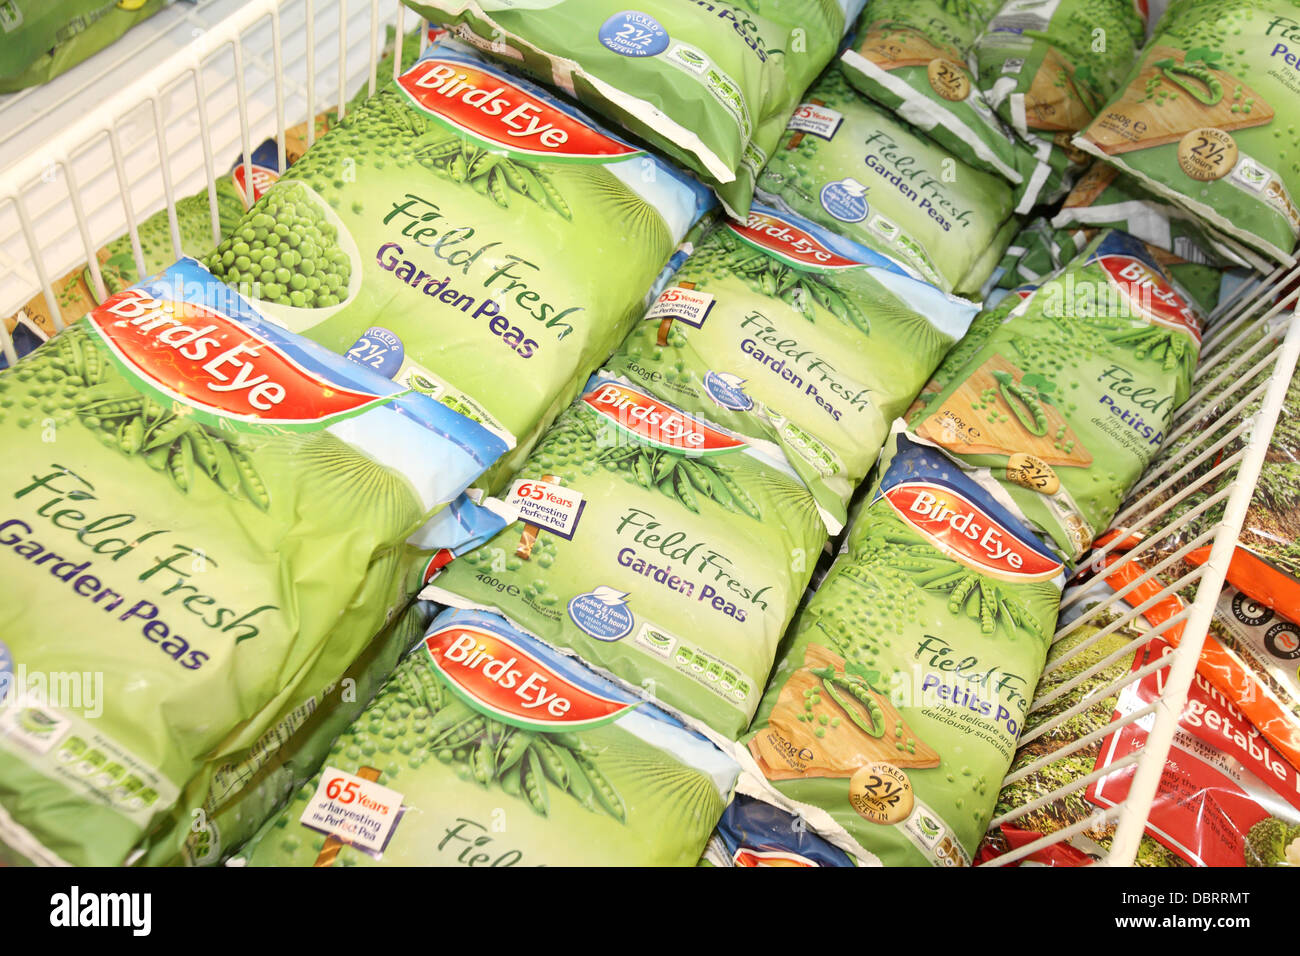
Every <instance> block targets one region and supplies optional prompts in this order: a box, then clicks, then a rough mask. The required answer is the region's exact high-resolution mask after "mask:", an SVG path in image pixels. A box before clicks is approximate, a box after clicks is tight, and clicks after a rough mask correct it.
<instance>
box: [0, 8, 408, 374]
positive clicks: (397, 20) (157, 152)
mask: <svg viewBox="0 0 1300 956" xmlns="http://www.w3.org/2000/svg"><path fill="white" fill-rule="evenodd" d="M402 10H403V8H402V7H401V6H400V5H398V4H396V3H393V2H391V0H390V2H385V3H384V11H383V13H382V15H381V10H380V0H360V2H358V0H332V2H329V3H319V2H315V0H249V2H247V3H245V4H243V5H241V6H238V7H235V8H234V9H233V12H231V13H230V14H229V15H228V16H226V17H224V18H223V19H221V20H219V21H216V22H215V23H212V24H208V25H207V26H206V27H205V28H204V29H202V30H199V29H196V30H195V31H194V37H193V39H192V41H191V42H189V43H188V44H187V45H185V46H184V47H181V48H179V49H177V50H176V51H175V52H173V53H171V54H170V55H168V56H165V57H163V58H162V59H161V60H159V61H157V62H156V63H153V64H152V65H150V66H149V67H148V68H147V69H145V70H144V71H142V72H141V73H140V74H139V75H138V76H137V77H136V78H135V79H134V80H132V81H131V82H130V83H129V84H127V85H126V86H124V87H122V88H121V89H118V90H117V91H116V92H114V93H112V94H111V95H109V96H107V97H104V98H102V99H98V98H97V99H96V102H95V103H94V105H93V108H89V109H87V110H85V111H84V112H82V113H81V114H80V115H79V116H78V117H77V118H76V119H75V120H74V121H73V122H70V123H69V124H68V125H66V126H65V127H63V128H62V129H60V130H58V131H57V132H56V133H54V134H53V135H51V136H50V137H49V138H47V139H45V140H43V141H42V142H41V143H40V144H39V146H38V148H32V149H30V150H29V151H28V152H26V153H25V154H24V155H22V156H21V158H19V159H18V160H16V161H15V162H13V163H12V164H11V165H9V166H8V167H7V168H5V169H4V170H3V172H0V315H7V314H9V313H11V312H12V311H14V310H15V309H17V308H18V307H20V306H21V305H22V303H24V302H26V301H27V300H28V298H29V297H31V296H32V295H35V294H37V293H40V294H41V295H42V296H43V299H44V303H45V306H46V308H47V309H48V314H49V316H50V319H51V321H52V323H53V325H54V327H55V328H56V329H58V328H62V325H63V323H62V319H61V314H60V309H59V303H58V296H57V294H56V290H55V288H54V282H55V281H56V279H57V277H58V276H59V275H61V274H62V273H63V272H64V271H65V270H67V269H69V268H73V267H75V266H78V265H80V264H82V263H84V264H85V265H86V266H87V270H88V276H89V281H90V285H91V287H92V289H93V291H94V292H95V294H96V295H98V296H101V297H102V296H103V295H104V292H105V289H104V284H103V277H102V275H101V274H100V268H99V263H98V260H97V256H96V253H97V251H98V248H99V246H100V245H101V244H103V243H105V242H108V241H111V240H113V239H115V238H117V237H118V236H121V235H127V236H129V238H130V245H131V250H132V254H133V257H134V259H135V263H136V268H137V270H142V269H143V262H144V254H143V248H142V245H141V240H140V234H139V223H140V221H141V220H142V219H143V218H144V215H146V214H149V213H152V212H153V211H154V210H155V209H159V208H163V209H166V210H167V217H168V226H169V231H170V238H171V242H172V247H173V251H174V252H176V254H177V256H179V255H180V232H179V226H178V222H177V217H176V202H177V199H178V196H179V195H183V193H182V192H181V191H180V187H179V183H180V182H181V181H187V182H190V181H194V185H195V186H198V185H200V184H206V187H207V192H208V204H209V208H210V212H211V218H212V226H213V235H214V237H215V238H216V239H218V240H219V238H220V235H219V228H218V224H217V204H216V181H217V175H218V169H217V167H216V157H217V156H218V155H219V153H218V149H217V144H216V143H215V142H214V139H215V136H214V130H215V129H216V127H217V125H218V121H223V123H224V127H223V128H228V127H229V125H230V123H229V122H228V120H229V119H230V117H229V116H228V114H229V112H230V111H231V107H232V106H233V108H234V111H235V112H236V113H237V139H235V142H237V143H238V146H239V149H240V151H241V152H242V154H243V157H244V165H245V169H244V173H245V181H246V182H247V181H251V176H250V175H249V174H250V173H251V159H250V154H251V151H252V148H253V146H254V145H256V143H257V142H258V141H259V139H258V137H260V136H265V135H268V134H269V135H274V137H275V139H276V142H277V145H278V149H277V152H278V158H279V161H280V167H281V168H283V167H284V160H285V144H286V139H285V131H286V101H287V98H288V97H287V93H292V94H293V95H294V96H293V98H294V101H295V103H296V104H298V105H299V108H300V109H301V115H296V116H295V117H294V121H295V122H297V121H303V120H306V119H307V118H308V117H309V116H314V115H315V109H316V104H317V102H318V99H319V98H318V96H317V88H318V86H319V85H320V84H322V83H325V84H327V86H328V88H330V90H331V93H336V94H337V96H336V102H337V105H338V109H339V111H340V113H342V111H343V110H344V108H345V103H346V101H347V99H348V97H349V95H350V94H351V92H352V90H353V89H354V88H355V86H356V85H357V84H358V83H359V82H360V81H361V79H362V78H368V79H369V85H370V88H371V89H373V88H374V84H375V82H376V79H377V70H378V63H379V60H380V58H381V54H382V53H383V50H384V47H385V40H384V31H385V29H386V27H387V26H389V25H396V26H397V27H398V31H397V34H398V36H400V35H401V27H402V26H403V24H402V21H403V20H404V19H405V20H407V22H409V23H412V25H414V23H413V22H414V21H415V19H416V18H414V17H410V16H407V17H403V13H402ZM282 19H283V20H284V21H287V22H288V23H289V26H288V28H287V29H285V25H284V23H282ZM356 21H360V23H361V24H364V26H361V27H360V28H359V27H358V25H357V22H356ZM322 28H323V29H322ZM318 34H319V35H320V36H321V37H322V38H323V39H324V41H325V45H326V47H327V48H328V47H329V46H331V45H334V46H336V48H337V54H336V57H334V58H325V59H322V57H321V56H320V53H321V51H320V50H319V49H318V47H317V43H316V38H317V35H318ZM335 36H337V41H335ZM290 46H292V48H293V51H294V52H293V54H292V55H287V54H286V52H285V51H286V49H288V48H289V47H290ZM358 52H359V53H361V54H362V55H361V56H359V57H354V58H353V59H352V62H353V63H355V64H357V65H358V66H362V65H364V69H363V71H350V70H349V68H348V64H349V59H350V54H353V55H354V54H356V53H358ZM227 62H230V63H232V64H233V68H229V67H226V66H225V64H226V63H227ZM299 62H301V64H302V65H301V66H300V65H299ZM398 62H399V58H396V57H395V58H394V66H395V67H396V65H397V63H398ZM92 65H93V60H92V61H90V62H88V63H87V64H82V67H86V68H90V67H91V66H92ZM318 65H319V68H320V69H319V72H318V69H317V67H318ZM250 66H256V68H257V73H258V75H259V76H263V77H265V83H264V87H265V88H262V87H259V89H258V91H257V93H258V94H259V95H260V94H263V93H265V94H267V96H266V98H267V99H268V100H272V101H273V105H271V104H269V103H268V104H259V105H260V106H261V107H262V108H261V109H259V110H257V111H256V113H255V111H254V108H253V107H254V102H255V98H254V96H253V91H250V89H249V87H248V85H247V83H246V75H247V74H248V73H249V72H250ZM79 69H80V67H79ZM214 78H216V79H217V80H218V81H219V82H218V83H216V84H214V83H213V79H214ZM232 81H233V87H234V88H233V90H231V89H230V83H231V82H232ZM55 82H58V81H57V80H56V81H55ZM232 94H233V95H232ZM142 108H143V109H145V110H146V111H147V114H146V115H147V121H146V122H145V123H144V125H145V127H146V128H147V129H148V137H147V138H148V139H150V140H152V150H151V151H150V152H151V153H152V155H150V154H147V153H142V150H141V145H142V143H141V139H142V137H139V136H135V137H133V138H130V139H128V136H127V134H126V133H125V132H124V130H126V129H127V128H128V127H134V126H135V125H137V124H138V121H139V119H140V117H139V111H140V110H141V109H142ZM178 113H179V114H183V115H181V116H179V117H178V115H177V114H178ZM128 120H131V122H128ZM178 120H179V121H181V122H182V125H183V129H184V128H188V127H190V126H193V125H194V124H195V121H197V130H196V131H195V132H196V134H197V135H196V136H194V137H193V138H194V139H196V140H197V144H195V143H188V144H182V145H188V146H194V145H197V146H198V149H197V150H195V149H183V148H181V147H179V146H178V144H177V143H176V131H175V129H174V128H173V129H171V130H170V132H171V133H172V135H171V137H170V138H169V135H168V134H169V126H170V127H175V126H176V124H177V122H178ZM183 129H182V132H183ZM314 132H315V128H314V124H311V123H309V124H308V141H309V143H310V141H311V140H312V139H313V138H314ZM226 138H227V139H228V138H229V137H226ZM124 141H125V143H126V148H124ZM231 145H233V143H226V142H224V141H223V145H222V149H223V150H224V149H225V148H227V147H228V146H231ZM231 153H232V154H233V150H231ZM88 158H89V159H90V163H89V167H88V164H87V162H85V160H87V159H88ZM101 166H102V168H101ZM110 166H111V168H112V172H113V177H112V178H113V180H114V182H115V185H116V189H112V188H109V184H108V183H107V182H99V181H97V182H95V183H94V184H92V185H89V186H88V185H87V182H86V179H87V178H89V177H92V176H96V175H97V174H98V173H101V172H106V171H107V168H108V167H110ZM79 167H80V169H79ZM141 171H143V175H138V173H139V172H141ZM133 173H136V174H137V175H133ZM196 176H197V177H198V179H197V181H195V178H196ZM142 183H143V184H144V186H145V188H144V190H143V192H144V196H145V201H144V203H143V204H138V203H139V200H138V199H137V197H138V196H140V195H141V192H142V190H141V188H140V187H141V184H142ZM59 184H61V188H59ZM94 187H98V188H94ZM158 187H161V190H160V192H161V194H159V188H158ZM114 205H116V207H117V208H116V210H113V209H112V208H111V207H113V206H114ZM92 218H93V219H94V225H93V226H92V222H91V220H92ZM68 223H72V224H73V225H74V227H75V228H73V229H72V230H71V236H69V235H68ZM38 230H41V232H42V233H45V234H46V235H45V236H44V237H43V236H41V235H38ZM9 232H12V233H13V234H14V235H15V236H18V237H21V243H20V244H19V246H18V247H17V249H18V250H21V251H17V252H10V253H9V254H5V253H6V249H5V246H4V245H3V242H4V239H5V234H6V233H9ZM10 238H13V236H11V237H10ZM43 238H44V239H45V241H42V239H43ZM0 351H2V352H3V354H4V355H5V357H6V358H7V359H8V361H9V362H10V363H12V362H13V361H15V359H16V356H15V353H14V349H13V345H12V342H11V341H10V339H9V335H8V333H7V331H6V330H4V329H0Z"/></svg>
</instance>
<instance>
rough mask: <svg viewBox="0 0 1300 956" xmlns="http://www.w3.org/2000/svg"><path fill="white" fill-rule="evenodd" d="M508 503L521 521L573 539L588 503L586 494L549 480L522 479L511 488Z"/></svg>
mask: <svg viewBox="0 0 1300 956" xmlns="http://www.w3.org/2000/svg"><path fill="white" fill-rule="evenodd" d="M506 500H507V501H509V502H510V503H511V504H512V505H514V506H515V507H517V508H518V509H519V518H520V520H521V521H526V522H528V523H529V524H533V525H536V526H537V527H539V528H545V529H546V530H547V531H551V532H554V533H555V534H558V535H559V536H560V537H561V538H566V539H570V538H572V537H573V533H574V532H575V531H576V530H577V529H578V519H579V518H580V517H582V509H583V507H584V505H585V502H584V501H583V500H582V492H580V491H574V490H573V489H572V488H565V487H564V486H563V485H557V484H554V483H552V482H549V481H538V480H536V479H535V478H519V479H517V480H516V481H515V482H514V484H512V485H511V486H510V494H509V495H507V497H506Z"/></svg>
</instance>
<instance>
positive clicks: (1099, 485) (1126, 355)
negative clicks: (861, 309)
mask: <svg viewBox="0 0 1300 956" xmlns="http://www.w3.org/2000/svg"><path fill="white" fill-rule="evenodd" d="M1022 292H1023V294H1022V295H1015V294H1013V295H1009V296H1007V297H1006V300H1005V301H1004V302H1000V303H999V304H998V306H996V307H995V308H996V310H997V312H998V313H999V314H1000V315H1001V316H1002V318H1001V321H1000V323H997V324H996V325H993V323H990V322H986V321H981V319H980V318H979V317H977V318H976V319H975V321H974V323H973V324H972V328H973V329H976V330H978V331H979V332H980V333H981V334H984V337H983V339H982V340H979V343H978V344H979V348H978V350H976V351H974V352H973V353H971V352H970V351H969V350H968V349H963V350H962V353H961V357H962V358H964V364H963V365H961V366H960V369H959V370H954V368H955V366H952V367H947V368H942V367H941V374H942V377H943V378H944V379H945V380H946V384H944V385H943V387H942V388H941V389H939V390H938V391H937V392H935V391H930V390H929V389H927V390H926V392H925V393H923V399H924V401H923V403H922V404H920V405H918V407H917V408H916V409H914V410H913V411H912V413H911V415H910V416H909V418H908V422H909V424H910V426H911V427H912V428H913V429H914V431H915V434H916V436H917V437H918V439H920V440H922V441H924V442H927V443H932V444H934V445H936V446H938V447H941V448H943V449H944V450H945V451H946V452H947V453H948V454H950V455H952V456H953V457H954V458H955V459H956V461H957V462H959V463H960V465H961V467H962V468H963V469H965V470H967V471H969V472H970V473H971V474H972V475H974V476H976V477H977V479H978V480H979V481H981V482H982V483H984V484H986V485H988V486H989V487H991V488H995V489H997V490H998V492H997V493H998V494H999V495H1001V496H1002V497H1003V500H1004V501H1005V502H1006V503H1007V504H1008V505H1009V506H1011V507H1013V508H1015V509H1016V510H1017V512H1018V513H1019V514H1021V515H1023V516H1024V518H1025V520H1026V521H1027V522H1028V523H1029V524H1030V525H1031V526H1032V527H1034V528H1036V529H1037V530H1039V531H1041V532H1042V533H1043V534H1044V535H1045V536H1047V537H1048V538H1049V539H1050V540H1051V541H1053V542H1054V544H1055V546H1056V547H1057V548H1058V549H1060V551H1061V553H1062V554H1063V555H1065V556H1066V558H1067V560H1074V559H1076V558H1078V557H1080V556H1081V555H1083V554H1084V553H1085V552H1086V551H1087V549H1088V547H1089V546H1090V545H1091V543H1092V541H1093V540H1094V539H1095V538H1096V537H1097V536H1098V535H1100V534H1101V533H1102V532H1103V531H1104V530H1106V528H1107V527H1108V526H1109V524H1110V519H1111V517H1112V516H1113V515H1114V514H1115V512H1116V510H1117V509H1118V507H1119V504H1120V502H1121V501H1123V500H1124V497H1125V496H1126V495H1127V494H1128V491H1129V489H1130V488H1131V487H1132V486H1133V484H1134V483H1135V482H1136V481H1137V480H1138V478H1140V477H1141V475H1142V473H1143V471H1145V470H1146V467H1147V465H1148V464H1149V463H1150V462H1151V460H1152V459H1153V458H1154V457H1155V456H1156V454H1157V453H1158V452H1159V451H1160V448H1161V446H1162V445H1163V443H1164V440H1165V437H1166V435H1167V431H1168V428H1169V423H1170V422H1171V421H1172V420H1173V415H1174V412H1175V411H1176V410H1177V408H1178V407H1179V406H1180V405H1181V404H1182V403H1183V402H1184V401H1185V400H1186V398H1187V396H1188V394H1189V392H1190V389H1191V379H1192V373H1193V371H1194V370H1195V367H1196V359H1197V355H1198V353H1199V350H1200V340H1201V328H1202V321H1203V320H1202V318H1201V315H1200V313H1199V312H1198V311H1197V309H1196V308H1195V306H1193V305H1192V304H1191V303H1189V302H1188V301H1187V299H1186V298H1185V297H1184V295H1183V294H1182V293H1181V292H1179V290H1178V289H1177V288H1175V286H1174V285H1173V284H1172V283H1171V282H1170V280H1169V278H1168V276H1167V275H1166V274H1165V272H1164V270H1163V269H1162V268H1161V266H1160V265H1159V263H1158V262H1157V261H1156V260H1155V258H1154V257H1153V256H1152V255H1151V254H1150V252H1149V251H1148V250H1147V248H1146V247H1145V246H1143V245H1142V244H1141V243H1140V242H1138V241H1137V240H1136V239H1134V238H1132V237H1131V236H1128V235H1126V234H1124V233H1120V232H1115V231H1107V232H1103V233H1101V234H1100V235H1099V236H1098V237H1097V238H1096V239H1094V240H1093V241H1092V242H1091V243H1089V245H1088V247H1087V248H1086V249H1085V250H1084V251H1083V253H1082V254H1080V255H1079V256H1078V257H1076V258H1075V259H1074V260H1072V261H1071V262H1070V263H1069V264H1068V265H1066V266H1065V267H1064V268H1063V269H1061V270H1059V271H1058V272H1056V273H1055V274H1053V275H1050V276H1049V277H1047V278H1046V279H1045V280H1043V281H1042V282H1041V283H1040V284H1039V285H1038V287H1037V288H1036V289H1025V290H1022ZM946 364H947V363H945V365H946Z"/></svg>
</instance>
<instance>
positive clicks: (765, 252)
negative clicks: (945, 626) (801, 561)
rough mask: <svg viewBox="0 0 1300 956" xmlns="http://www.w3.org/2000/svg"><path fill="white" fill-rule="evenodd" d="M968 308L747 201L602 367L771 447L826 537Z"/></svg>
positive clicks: (876, 258)
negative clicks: (744, 211)
mask: <svg viewBox="0 0 1300 956" xmlns="http://www.w3.org/2000/svg"><path fill="white" fill-rule="evenodd" d="M974 312H975V307H974V306H973V305H972V304H970V303H969V302H966V301H964V300H962V299H957V298H954V297H952V296H947V295H944V294H943V293H941V292H939V291H938V290H937V289H935V288H934V287H933V286H930V285H928V284H927V283H925V282H922V281H920V280H918V279H915V278H912V277H910V276H908V275H906V274H905V273H904V272H903V271H902V270H901V269H900V268H899V267H898V266H896V265H894V264H893V263H891V262H890V261H889V260H887V259H885V258H884V257H882V256H880V255H877V254H875V253H873V252H871V251H870V250H869V249H866V248H863V247H861V246H858V245H855V244H854V243H851V242H849V241H847V240H845V239H842V238H840V237H838V236H836V235H834V234H833V233H829V232H827V231H826V230H824V229H821V228H819V227H818V226H816V225H814V224H813V223H810V222H808V221H806V220H803V219H800V218H798V217H797V216H792V215H789V214H785V213H779V212H777V211H775V210H771V209H767V208H765V207H762V206H757V205H755V206H754V207H752V208H751V209H750V213H749V217H748V219H747V220H746V221H745V222H744V223H739V222H736V221H734V220H726V221H725V222H724V223H722V224H720V225H718V226H717V227H716V228H714V229H713V230H712V231H711V232H710V233H709V234H708V235H707V236H706V237H705V238H704V239H703V241H702V242H701V243H699V244H697V245H696V246H695V249H694V252H693V254H692V255H691V257H690V258H689V259H688V260H687V261H686V262H685V264H684V265H683V266H682V267H681V268H680V269H679V270H678V271H677V272H676V273H675V274H674V275H673V277H672V278H671V279H670V280H669V282H668V285H667V287H666V288H665V289H664V291H663V292H662V293H661V294H660V296H659V298H658V299H657V300H656V301H655V303H654V305H652V306H651V307H650V309H649V310H648V311H647V312H646V315H645V318H644V319H643V320H642V322H641V323H640V324H639V325H638V326H637V327H636V328H635V329H634V330H633V331H632V333H631V335H629V336H628V338H627V339H626V340H624V342H623V344H622V346H621V347H620V348H619V350H618V351H617V352H615V353H614V355H613V357H612V358H610V359H609V361H608V362H607V363H606V368H607V369H609V370H610V371H611V372H613V373H615V374H617V375H619V376H622V377H623V378H625V379H627V380H628V381H631V382H634V383H635V384H636V385H637V386H638V387H640V388H643V389H645V390H647V391H649V392H650V393H651V394H653V395H655V396H656V397H657V398H660V399H662V400H663V401H666V402H670V403H672V404H674V405H675V406H676V407H678V408H680V409H681V410H683V411H685V412H688V413H690V414H692V415H699V416H703V417H704V418H707V419H709V420H711V421H713V422H715V423H716V424H719V425H722V426H723V427H725V428H727V429H730V430H731V431H733V432H736V433H738V434H741V435H744V436H747V437H750V438H754V439H758V440H762V441H765V442H770V443H773V444H776V445H779V446H780V447H781V449H782V451H783V452H784V453H785V456H786V458H787V460H788V461H789V463H790V466H791V467H792V468H793V469H794V470H795V472H796V473H797V474H798V475H799V477H800V478H801V479H802V480H803V482H804V483H805V484H806V485H808V487H809V488H810V489H811V490H812V492H813V494H814V496H815V497H816V499H817V501H818V503H819V504H820V505H821V506H822V508H823V510H824V511H826V512H827V514H828V515H829V516H830V518H831V529H832V530H833V531H834V530H838V529H839V528H840V527H841V526H842V525H843V524H844V521H845V517H846V515H845V508H846V505H847V502H848V499H849V497H850V496H851V495H852V494H853V492H854V490H855V489H856V488H857V487H858V485H859V484H860V483H861V482H862V480H863V479H864V478H865V477H866V474H867V471H868V470H869V469H870V468H871V465H872V464H873V463H874V462H875V460H876V455H877V453H878V452H879V450H880V447H881V445H882V444H883V443H884V440H885V437H886V436H887V435H888V433H889V426H890V423H891V422H892V421H893V420H894V419H895V418H896V417H898V415H900V414H901V413H902V412H903V410H904V409H906V408H907V406H908V404H909V403H910V402H911V401H912V399H913V398H914V397H915V396H916V393H917V392H918V391H919V390H920V388H921V386H922V384H924V382H925V381H926V379H927V378H928V377H929V375H930V373H931V372H933V371H934V369H935V367H936V366H937V365H938V363H939V360H940V359H941V358H942V357H943V355H944V354H945V353H946V352H947V351H948V349H949V348H950V347H951V346H952V344H953V343H954V342H955V341H956V340H957V339H959V338H960V337H961V335H962V333H963V332H965V330H966V326H967V324H968V323H969V321H970V319H971V317H972V315H973V314H974Z"/></svg>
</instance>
